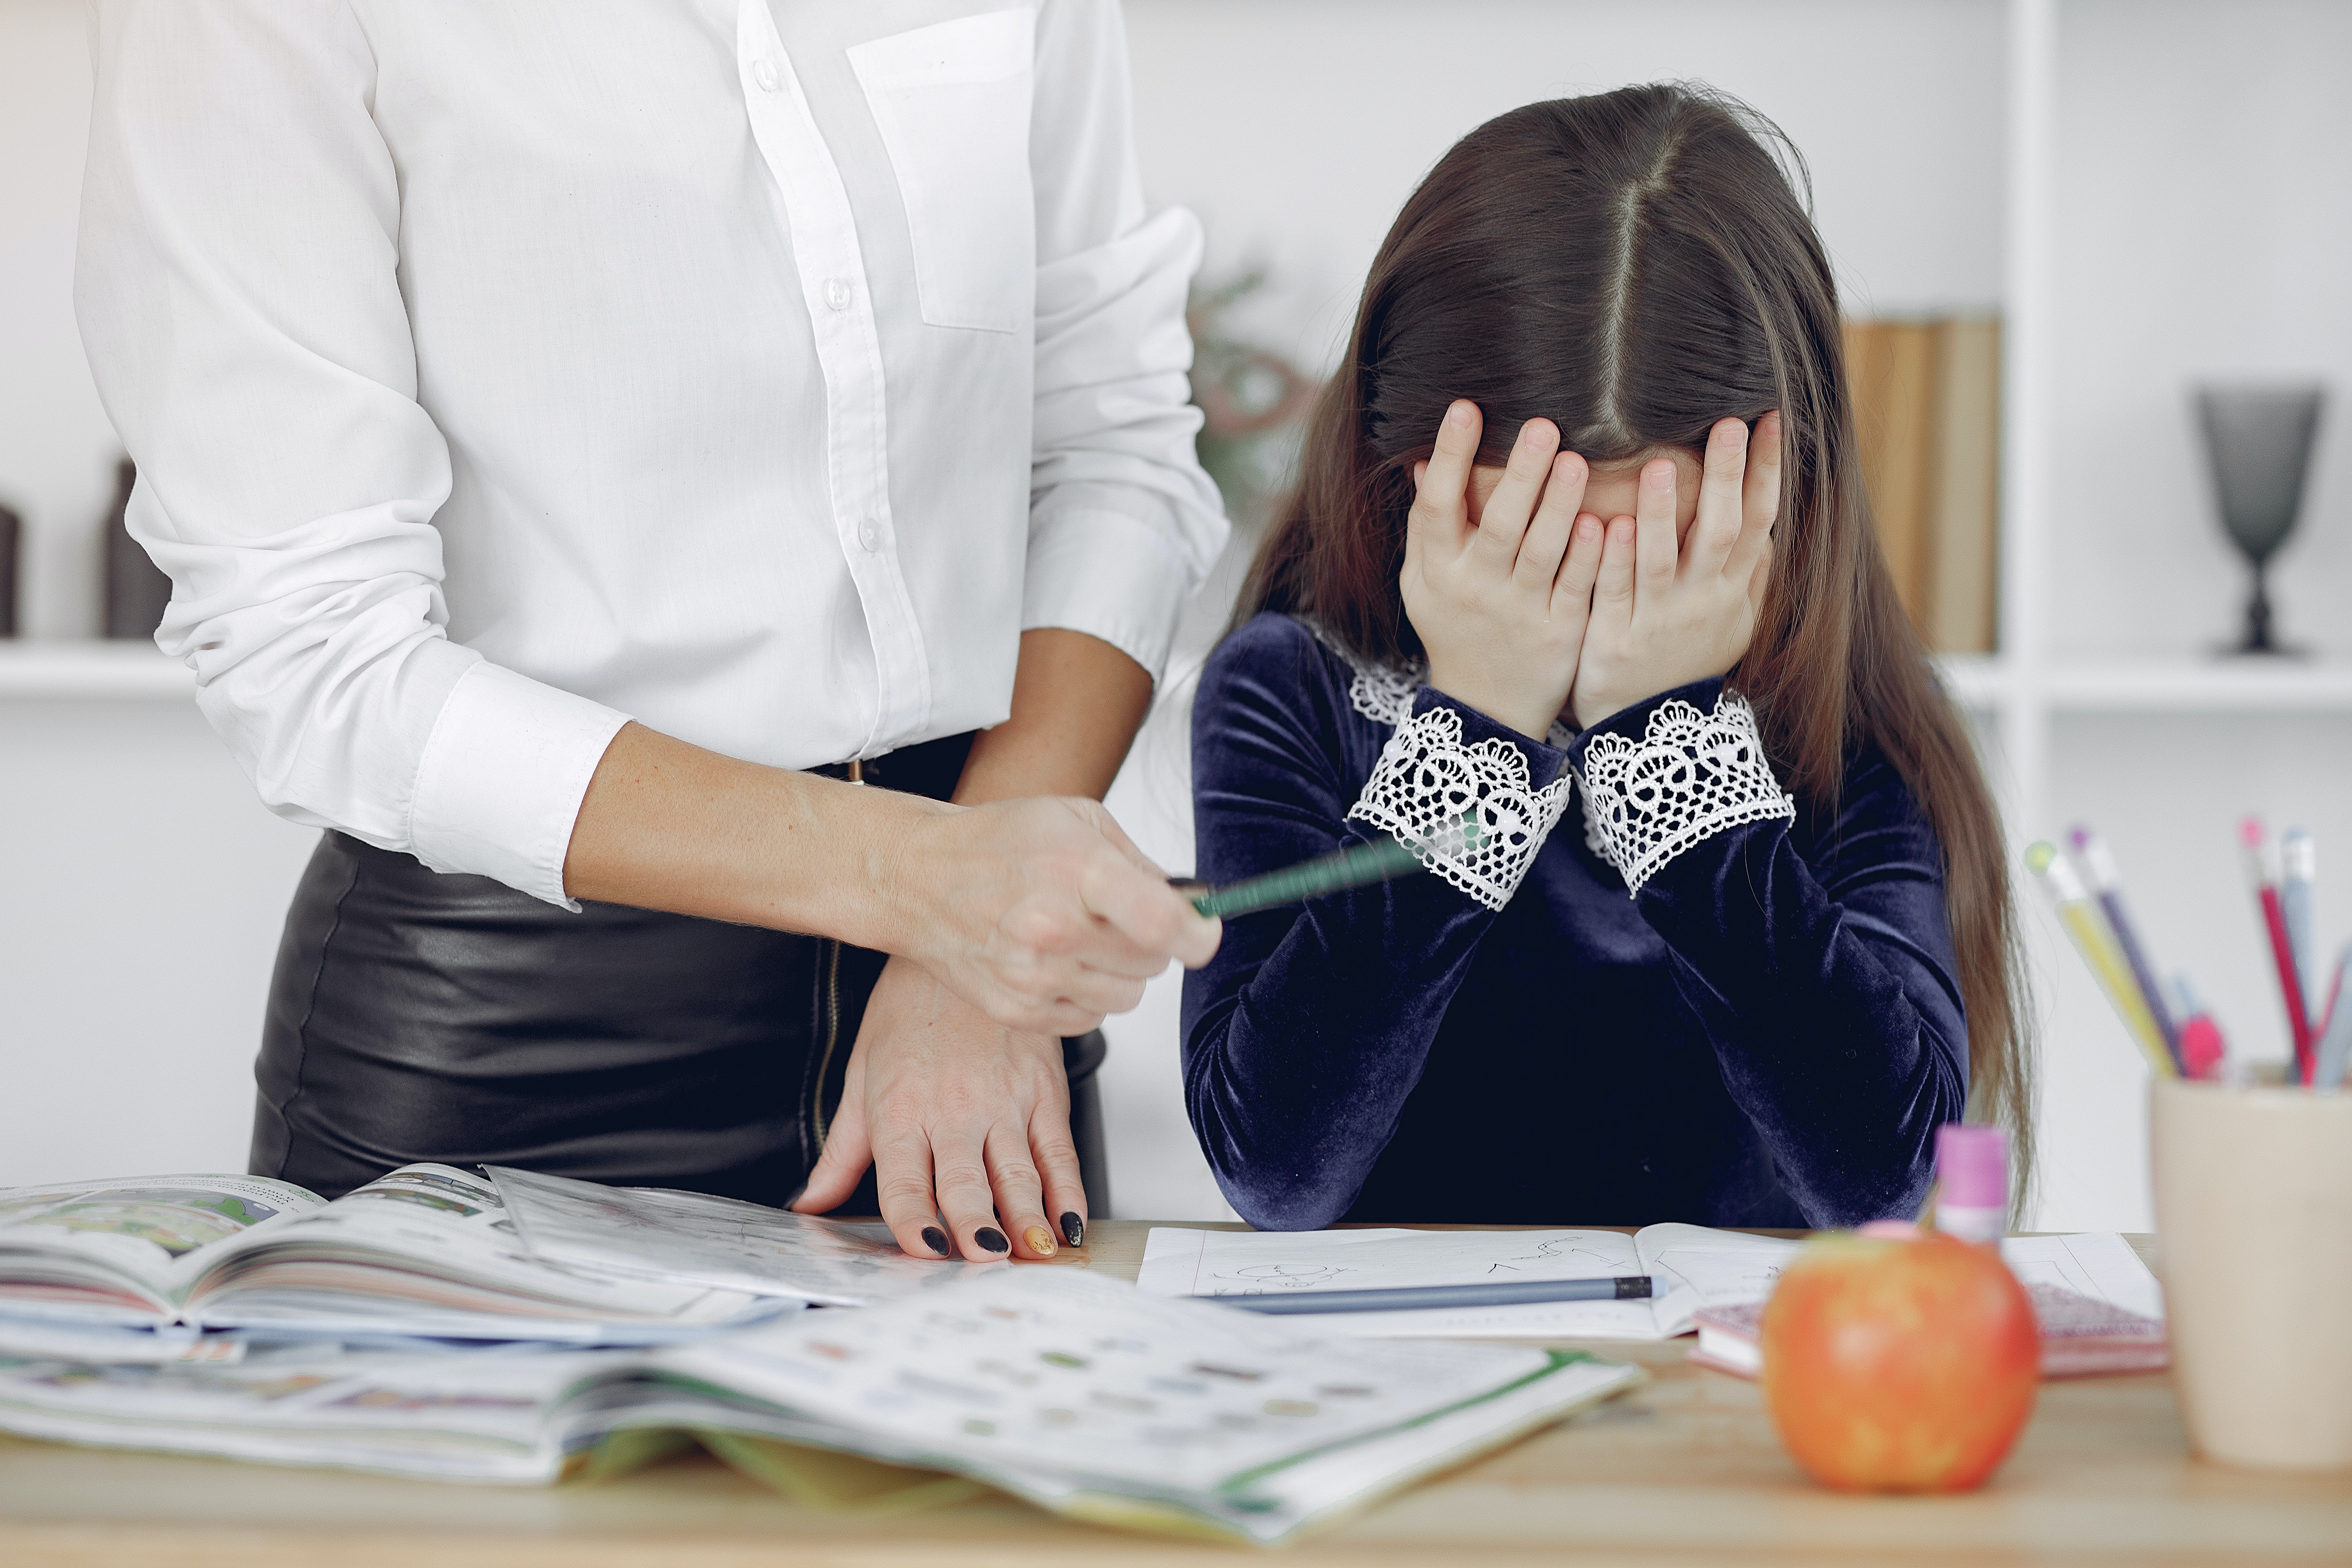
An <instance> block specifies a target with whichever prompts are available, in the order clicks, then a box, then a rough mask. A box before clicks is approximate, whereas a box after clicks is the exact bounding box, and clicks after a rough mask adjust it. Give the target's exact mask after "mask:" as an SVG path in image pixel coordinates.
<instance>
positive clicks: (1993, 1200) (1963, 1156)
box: [1936, 1121, 2009, 1209]
mask: <svg viewBox="0 0 2352 1568" xmlns="http://www.w3.org/2000/svg"><path fill="white" fill-rule="evenodd" d="M1936 1181H1937V1185H1938V1189H1939V1191H1938V1194H1937V1200H1936V1201H1937V1203H1939V1204H1948V1205H1952V1206H1953V1207H1955V1208H1971V1209H2006V1208H2007V1207H2008V1206H2009V1134H2008V1133H2007V1132H2005V1131H2002V1130H2001V1129H2000V1128H1998V1127H1978V1126H1971V1125H1965V1124H1963V1123H1961V1122H1958V1121H1949V1122H1946V1123H1945V1124H1944V1125H1943V1126H1941V1127H1938V1128H1937V1129H1936Z"/></svg>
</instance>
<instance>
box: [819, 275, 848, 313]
mask: <svg viewBox="0 0 2352 1568" xmlns="http://www.w3.org/2000/svg"><path fill="white" fill-rule="evenodd" d="M824 302H825V304H826V305H827V306H828V307H830V308H831V309H833V310H847V309H849V279H846V278H828V279H825V280H824Z"/></svg>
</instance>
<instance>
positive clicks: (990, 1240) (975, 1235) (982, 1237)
mask: <svg viewBox="0 0 2352 1568" xmlns="http://www.w3.org/2000/svg"><path fill="white" fill-rule="evenodd" d="M971 1238H972V1239H973V1240H974V1241H976V1242H978V1243H980V1244H981V1246H982V1247H986V1248H988V1250H989V1251H991V1252H1010V1251H1012V1250H1013V1244H1012V1243H1011V1242H1009V1241H1007V1240H1005V1239H1004V1233H1003V1231H1001V1230H999V1229H997V1228H996V1227H995V1226H992V1225H984V1226H981V1227H980V1228H979V1229H978V1230H976V1231H973V1232H972V1233H971Z"/></svg>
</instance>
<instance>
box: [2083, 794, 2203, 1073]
mask: <svg viewBox="0 0 2352 1568" xmlns="http://www.w3.org/2000/svg"><path fill="white" fill-rule="evenodd" d="M2072 838H2073V842H2074V855H2075V858H2077V859H2079V860H2081V861H2082V863H2083V868H2084V869H2085V870H2086V871H2088V872H2090V874H2091V887H2092V889H2093V890H2094V891H2095V892H2096V893H2097V895H2098V899H2099V908H2100V910H2101V911H2102V912H2104V913H2105V915H2106V917H2107V927H2108V929H2109V930H2110V931H2114V932H2115V937H2116V947H2117V948H2118V949H2120V950H2121V951H2122V952H2123V955H2124V963H2126V965H2127V966H2129V968H2130V970H2131V973H2132V982H2133V984H2136V985H2137V986H2138V987H2139V994H2140V1000H2141V1001H2142V1002H2144V1003H2146V1004H2147V1012H2148V1016H2149V1017H2151V1018H2153V1019H2155V1020H2156V1032H2157V1033H2158V1034H2159V1035H2161V1036H2163V1037H2164V1049H2165V1054H2166V1055H2168V1056H2169V1057H2171V1058H2172V1068H2173V1070H2174V1071H2175V1072H2178V1073H2180V1074H2182V1075H2184V1076H2185V1075H2186V1074H2187V1073H2188V1071H2189V1064H2188V1062H2186V1061H2185V1060H2183V1059H2182V1058H2181V1054H2180V1027H2179V1025H2178V1024H2176V1023H2174V1022H2173V1019H2172V1009H2171V1008H2169V1007H2168V1006H2166V1005H2164V992H2163V990H2162V989H2161V988H2160V987H2158V984H2157V983H2156V971H2155V970H2154V969H2153V968H2152V967H2151V966H2150V965H2149V963H2148V962H2147V952H2146V951H2145V950H2144V949H2142V948H2141V946H2140V943H2139V932H2138V931H2137V928H2135V927H2134V925H2133V924H2132V919H2131V914H2130V912H2129V911H2128V910H2126V909H2125V908H2124V883H2123V877H2122V875H2121V874H2120V873H2119V872H2117V871H2116V858H2115V856H2114V855H2113V854H2112V853H2110V852H2109V850H2108V848H2107V842H2106V840H2105V839H2104V838H2101V837H2099V836H2098V835H2097V834H2095V833H2094V832H2092V831H2091V830H2090V829H2089V828H2087V827H2077V828H2075V829H2074V833H2073V835H2072Z"/></svg>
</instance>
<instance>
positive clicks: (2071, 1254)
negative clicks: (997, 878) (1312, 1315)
mask: <svg viewBox="0 0 2352 1568" xmlns="http://www.w3.org/2000/svg"><path fill="white" fill-rule="evenodd" d="M1800 1245H1801V1244H1800V1243H1798V1242H1794V1241H1784V1240H1780V1239H1779V1238H1777V1237H1768V1236H1748V1235H1747V1234H1745V1233H1744V1232H1740V1231H1735V1230H1713V1229H1710V1228H1708V1227H1707V1226H1697V1225H1653V1226H1645V1227H1643V1229H1641V1230H1639V1231H1637V1232H1635V1233H1634V1234H1633V1235H1632V1236H1627V1235H1625V1234H1624V1233H1622V1231H1613V1230H1453V1231H1444V1230H1320V1231H1308V1232H1303V1233H1299V1234H1295V1235H1293V1234H1280V1233H1258V1232H1247V1231H1211V1230H1177V1229H1170V1228H1166V1227H1160V1226H1155V1227H1154V1228H1153V1230H1152V1232H1151V1235H1150V1238H1149V1239H1148V1240H1147V1241H1146V1242H1145V1244H1144V1252H1143V1272H1142V1273H1141V1275H1140V1276H1139V1277H1138V1279H1137V1280H1136V1283H1137V1284H1138V1285H1139V1286H1140V1287H1141V1288H1142V1289H1146V1290H1150V1291H1153V1292H1155V1293H1157V1294H1159V1295H1162V1296H1234V1295H1244V1294H1264V1293H1266V1292H1270V1291H1280V1292H1283V1293H1286V1294H1288V1293H1292V1292H1313V1291H1316V1290H1372V1289H1391V1288H1395V1287H1401V1286H1408V1285H1471V1284H1482V1283H1486V1282H1489V1281H1495V1280H1506V1279H1589V1278H1593V1277H1596V1276H1598V1277H1604V1278H1605V1277H1607V1276H1610V1275H1619V1274H1647V1275H1650V1276H1651V1277H1652V1278H1653V1279H1654V1282H1655V1287H1656V1293H1655V1294H1654V1296H1653V1297H1652V1299H1651V1300H1646V1301H1640V1300H1634V1301H1560V1302H1544V1303H1539V1304H1533V1305H1527V1306H1509V1307H1481V1308H1458V1309H1449V1310H1433V1311H1417V1312H1349V1313H1333V1314H1331V1315H1330V1316H1328V1317H1318V1318H1316V1319H1315V1320H1314V1321H1315V1322H1316V1323H1317V1325H1318V1327H1319V1328H1320V1329H1321V1330H1322V1331H1325V1332H1327V1333H1332V1334H1351V1335H1367V1336H1376V1337H1381V1338H1412V1337H1416V1336H1420V1335H1425V1334H1426V1335H1436V1336H1441V1337H1444V1338H1451V1339H1473V1338H1493V1339H1543V1338H1549V1337H1554V1336H1557V1337H1560V1338H1568V1339H1592V1340H1599V1339H1617V1340H1663V1339H1671V1338H1673V1337H1674V1336H1675V1335H1676V1334H1684V1333H1688V1332H1689V1331H1691V1328H1692V1314H1694V1313H1696V1311H1698V1310H1700V1309H1701V1308H1706V1307H1727V1306H1733V1305H1737V1304H1738V1303H1741V1302H1748V1301H1760V1300H1763V1299H1764V1298H1765V1297H1767V1296H1769V1295H1770V1294H1771V1293H1772V1284H1773V1281H1774V1280H1776V1279H1779V1278H1780V1269H1781V1268H1782V1267H1783V1266H1784V1265H1785V1264H1786V1263H1787V1262H1788V1260H1789V1259H1790V1258H1793V1257H1794V1256H1796V1252H1797V1248H1798V1247H1799V1246H1800ZM2001 1257H2002V1258H2004V1259H2006V1260H2007V1261H2008V1263H2009V1266H2010V1268H2012V1269H2014V1270H2015V1271H2016V1273H2017V1277H2018V1278H2019V1279H2021V1280H2023V1281H2024V1282H2025V1283H2026V1285H2027V1286H2028V1287H2039V1286H2048V1287H2053V1288H2055V1289H2063V1290H2068V1291H2072V1292H2073V1293H2074V1294H2075V1295H2077V1296H2082V1297H2087V1298H2089V1299H2090V1300H2094V1301H2098V1302H2104V1303H2105V1304H2107V1305H2108V1306H2111V1307H2115V1308H2118V1309H2121V1310H2124V1311H2126V1312H2133V1313H2137V1314H2138V1315H2140V1316H2141V1317H2144V1318H2153V1319H2161V1318H2162V1317H2163V1316H2164V1303H2163V1295H2162V1292H2161V1291H2159V1290H2158V1288H2157V1283H2156V1279H2155V1277H2154V1276H2152V1275H2151V1274H2149V1273H2148V1271H2147V1267H2146V1266H2145V1265H2144V1264H2142V1263H2141V1262H2140V1260H2139V1258H2138V1256H2137V1254H2136V1253H2134V1252H2133V1251H2132V1249H2131V1247H2130V1246H2129V1244H2127V1243H2126V1241H2125V1240H2124V1238H2123V1237H2120V1236H2116V1235H2114V1234H2113V1233H2111V1232H2092V1233H2087V1234H2084V1235H2079V1236H2013V1237H2009V1238H2008V1239H2007V1240H2006V1241H2003V1242H2002V1243H2001Z"/></svg>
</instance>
